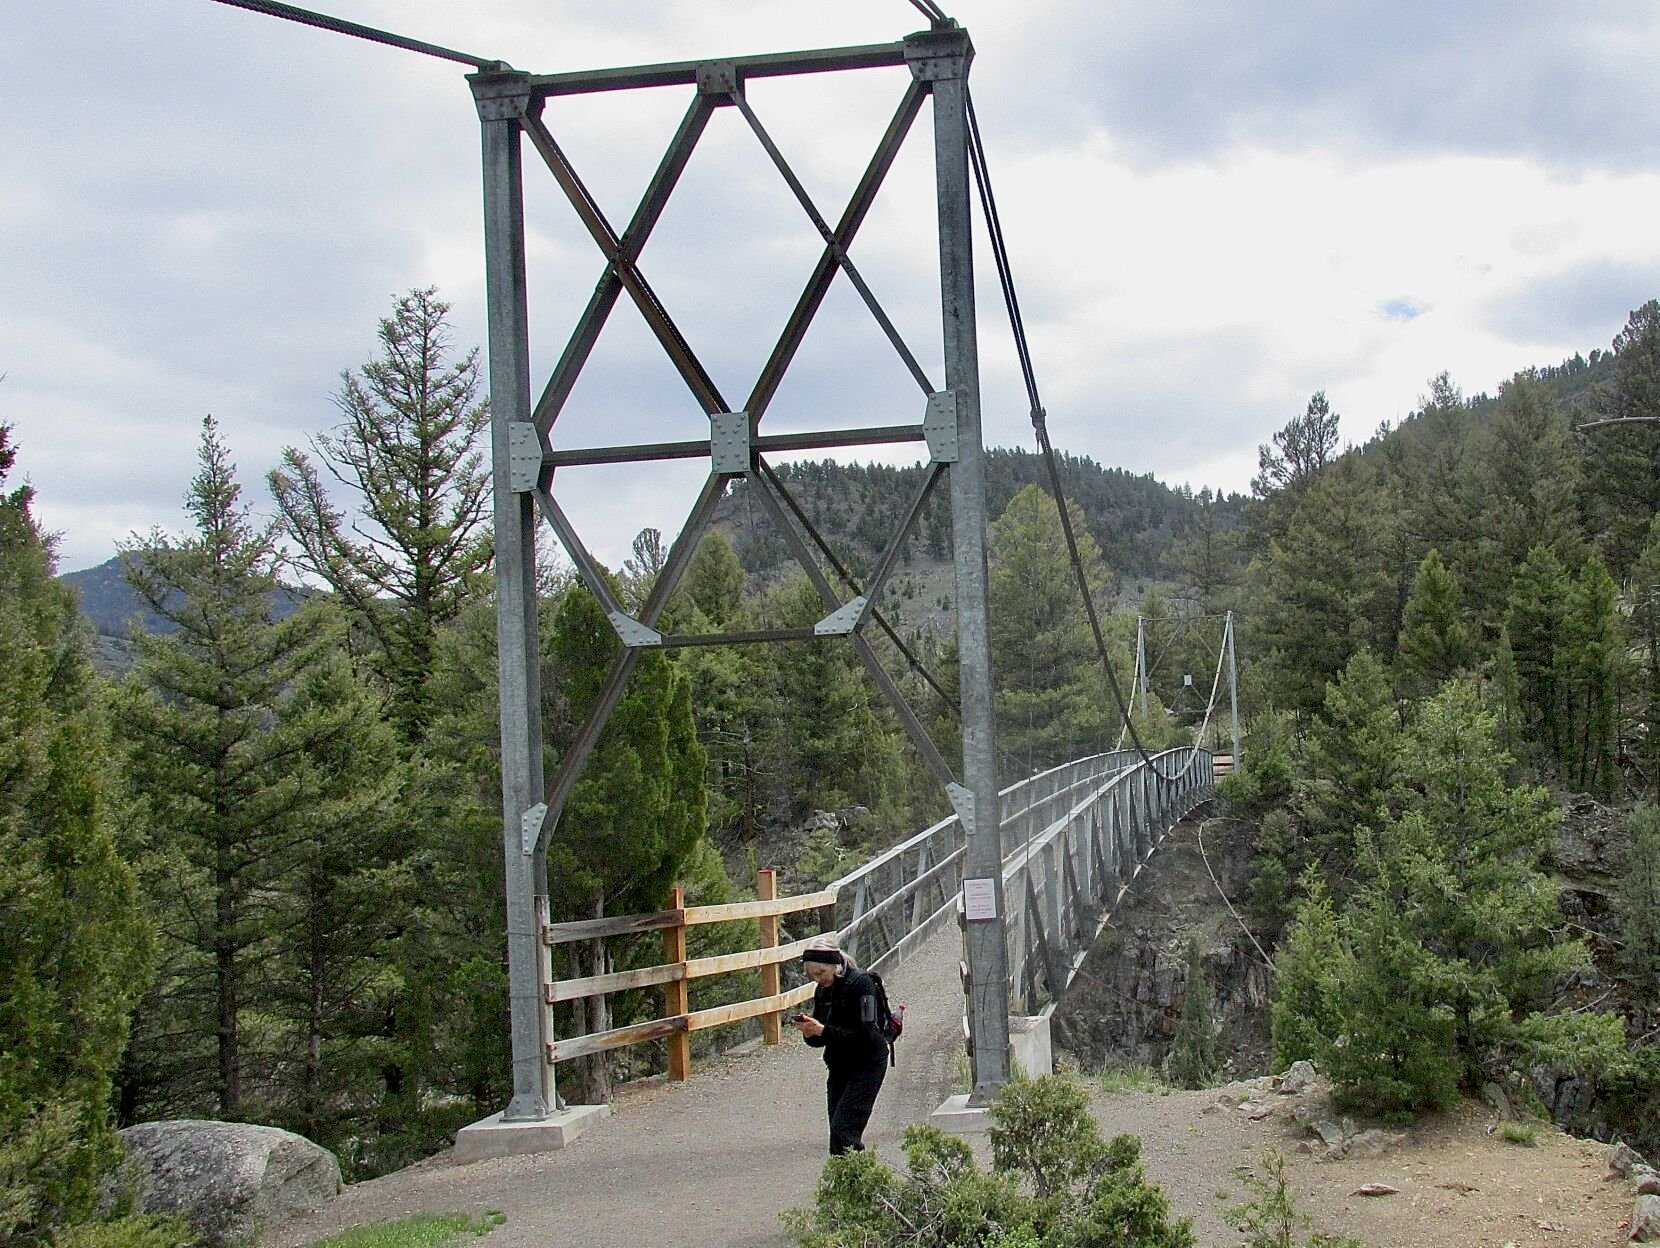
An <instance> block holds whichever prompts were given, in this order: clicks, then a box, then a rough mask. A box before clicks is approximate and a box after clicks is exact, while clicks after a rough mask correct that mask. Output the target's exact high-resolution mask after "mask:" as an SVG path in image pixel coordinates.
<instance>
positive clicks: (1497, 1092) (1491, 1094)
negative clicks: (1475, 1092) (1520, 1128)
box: [1481, 1082, 1516, 1118]
mask: <svg viewBox="0 0 1660 1248" xmlns="http://www.w3.org/2000/svg"><path fill="white" fill-rule="evenodd" d="M1481 1099H1482V1100H1484V1101H1486V1102H1487V1103H1488V1104H1489V1105H1491V1106H1492V1107H1493V1108H1494V1109H1496V1110H1498V1111H1499V1117H1500V1118H1514V1117H1515V1116H1516V1111H1515V1110H1514V1109H1512V1108H1511V1107H1510V1098H1509V1097H1508V1096H1506V1095H1505V1092H1504V1089H1503V1088H1501V1087H1499V1085H1498V1084H1496V1083H1491V1082H1489V1083H1485V1084H1483V1085H1482V1088H1481Z"/></svg>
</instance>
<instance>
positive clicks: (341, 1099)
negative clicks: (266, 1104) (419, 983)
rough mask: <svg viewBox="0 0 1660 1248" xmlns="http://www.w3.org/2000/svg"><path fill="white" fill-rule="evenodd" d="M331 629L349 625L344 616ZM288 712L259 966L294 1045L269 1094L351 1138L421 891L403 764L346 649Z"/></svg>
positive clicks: (373, 1076)
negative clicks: (289, 783) (286, 825)
mask: <svg viewBox="0 0 1660 1248" xmlns="http://www.w3.org/2000/svg"><path fill="white" fill-rule="evenodd" d="M334 631H335V636H336V637H339V638H343V636H344V628H343V625H342V626H336V628H335V630H334ZM283 715H284V718H285V720H286V721H287V722H288V723H289V724H290V725H292V727H293V730H294V733H295V735H296V736H298V737H300V738H302V739H303V740H304V741H305V742H306V743H307V746H306V749H305V751H304V753H303V754H302V755H301V756H300V758H299V760H298V761H299V766H300V768H301V775H300V789H301V791H303V792H304V793H305V795H306V800H305V802H304V805H303V806H302V807H301V808H300V809H298V810H296V812H295V818H294V820H293V825H294V826H293V842H292V846H291V850H292V858H291V865H290V867H289V869H288V870H287V871H286V872H285V873H284V875H283V878H282V879H281V880H280V881H279V882H278V885H277V889H276V892H277V901H276V906H275V913H274V915H273V918H272V933H273V938H274V939H273V942H272V949H271V958H270V960H269V962H268V963H267V966H266V969H265V972H264V975H263V976H262V982H263V985H264V986H265V987H267V989H268V992H269V995H268V997H267V999H266V1000H267V1005H266V1007H265V1008H266V1009H268V1010H269V1012H270V1014H271V1015H272V1017H273V1019H274V1020H275V1021H276V1023H277V1025H278V1027H279V1029H280V1034H279V1037H278V1041H277V1043H278V1045H279V1046H280V1049H281V1051H282V1052H283V1053H284V1054H286V1055H289V1056H288V1060H285V1061H283V1062H281V1063H279V1064H278V1067H277V1072H278V1073H277V1075H276V1077H275V1078H274V1079H273V1087H272V1091H271V1095H272V1097H273V1098H274V1100H275V1101H276V1102H277V1114H278V1117H279V1118H280V1119H282V1120H283V1121H284V1122H285V1123H286V1124H287V1125H289V1126H290V1127H291V1128H292V1129H293V1130H295V1131H297V1132H298V1133H300V1134H301V1135H304V1136H306V1137H307V1138H309V1139H312V1140H316V1141H318V1142H320V1143H323V1144H325V1145H327V1146H328V1147H330V1148H333V1149H335V1150H337V1151H345V1150H347V1149H349V1148H350V1146H351V1145H352V1144H353V1143H354V1142H355V1141H357V1140H358V1139H360V1138H361V1137H362V1136H364V1135H365V1134H367V1133H368V1132H369V1131H370V1130H371V1128H372V1125H373V1117H372V1111H373V1109H374V1108H375V1106H374V1096H375V1092H376V1090H377V1089H378V1087H379V1085H380V1080H379V1075H380V1073H381V1065H382V1063H383V1061H384V1053H383V1052H382V1051H381V1044H380V1043H378V1033H379V1028H380V1024H381V1021H382V1018H383V1017H384V1014H385V1012H386V1009H387V1003H388V1001H389V1000H391V999H393V998H394V997H395V996H396V994H397V991H398V989H399V987H400V985H398V983H397V958H396V956H395V955H396V952H397V950H396V939H397V936H398V935H399V934H400V932H401V930H402V928H403V926H404V924H405V923H406V921H407V916H408V914H409V913H410V911H411V910H412V909H413V908H414V905H415V900H414V897H413V892H414V889H413V883H414V881H413V879H412V876H411V867H410V863H409V862H408V860H407V858H406V856H405V853H404V849H405V838H406V835H407V829H406V828H405V827H404V826H403V823H402V816H403V807H402V804H401V801H400V799H401V797H402V796H403V783H402V768H401V766H400V763H399V758H398V743H397V738H396V735H395V733H394V732H393V730H392V728H391V726H390V725H389V724H386V723H385V722H384V721H382V720H381V719H380V718H379V715H378V711H377V708H376V706H375V705H374V703H373V701H372V700H371V699H370V698H369V697H368V695H367V693H366V691H365V690H364V689H363V688H362V687H361V685H359V683H358V681H357V680H356V678H355V677H354V676H353V675H352V672H351V669H350V667H349V665H348V664H347V663H346V662H345V660H344V656H343V655H336V656H332V657H329V658H325V659H323V660H321V661H320V662H319V663H318V664H317V666H316V667H315V668H313V669H312V670H310V671H308V672H305V673H303V674H302V675H301V677H300V679H299V680H298V682H297V684H296V687H295V688H294V689H293V690H292V691H291V695H290V700H289V702H288V703H287V705H286V706H285V707H284V708H283ZM350 1160H351V1158H350V1155H349V1153H348V1161H350Z"/></svg>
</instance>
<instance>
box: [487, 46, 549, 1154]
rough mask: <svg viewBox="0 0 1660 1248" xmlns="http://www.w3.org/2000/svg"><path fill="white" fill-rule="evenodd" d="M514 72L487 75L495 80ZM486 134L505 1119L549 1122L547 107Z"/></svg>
mask: <svg viewBox="0 0 1660 1248" xmlns="http://www.w3.org/2000/svg"><path fill="white" fill-rule="evenodd" d="M522 77H523V75H515V74H500V75H497V74H488V75H479V76H478V77H475V78H474V79H473V85H474V89H475V92H476V91H477V90H478V88H479V87H480V85H481V84H490V85H492V86H496V87H499V86H500V85H501V84H502V83H503V82H504V80H505V81H511V80H512V79H513V78H522ZM477 102H478V111H479V120H480V122H481V123H482V125H483V130H484V257H485V281H486V285H487V297H488V302H489V329H490V451H491V456H492V461H493V473H492V484H493V486H494V493H495V540H496V567H495V572H496V665H497V671H498V673H499V677H500V683H501V797H502V853H503V858H504V861H505V863H506V868H507V871H506V877H507V979H508V1001H509V1016H510V1024H511V1028H512V1041H513V1098H512V1100H511V1101H510V1102H509V1103H508V1106H507V1108H506V1110H505V1111H503V1113H502V1119H503V1121H506V1122H534V1121H538V1120H541V1119H544V1118H546V1117H547V1116H548V1114H549V1112H550V1111H552V1110H553V1109H554V1108H555V1106H556V1105H557V1094H556V1093H555V1091H554V1086H553V1066H552V1064H551V1063H550V1062H549V1061H548V1060H547V1047H546V1046H547V1042H548V1041H549V1040H550V1039H551V1037H549V1036H545V1035H543V1034H542V1031H543V1028H542V1019H543V1013H544V1012H543V1009H542V986H541V984H540V982H539V980H540V976H539V974H538V956H537V955H538V943H539V942H540V940H541V932H540V931H539V930H538V925H537V912H538V899H539V898H541V899H544V903H543V904H544V905H545V898H546V896H547V874H548V872H547V857H546V855H545V853H544V852H539V851H537V849H536V845H537V840H538V837H537V833H538V832H539V831H540V821H539V820H538V819H537V818H536V814H535V808H536V807H538V806H539V805H540V804H541V801H542V783H543V778H542V719H541V702H542V693H541V680H540V664H539V662H538V655H537V634H536V525H537V519H536V510H535V502H534V500H533V498H532V495H531V493H530V492H529V491H528V490H517V491H516V490H514V488H513V479H512V476H511V473H510V471H509V459H510V453H509V449H510V446H511V437H510V434H509V426H510V425H512V424H513V423H514V422H515V421H529V420H530V418H531V393H530V323H529V313H528V310H527V306H528V305H527V299H526V291H525V235H524V178H523V167H522V164H521V153H520V142H519V135H520V127H519V121H520V118H522V117H524V116H526V115H528V114H530V113H532V112H533V111H537V110H539V109H540V108H541V101H540V100H539V99H537V98H536V97H534V96H532V95H531V94H530V92H529V91H528V90H527V91H526V92H525V93H524V94H522V95H519V94H508V95H492V96H490V97H489V98H485V97H483V96H478V97H477Z"/></svg>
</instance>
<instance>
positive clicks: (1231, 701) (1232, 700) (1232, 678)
mask: <svg viewBox="0 0 1660 1248" xmlns="http://www.w3.org/2000/svg"><path fill="white" fill-rule="evenodd" d="M1227 625H1228V705H1229V707H1230V708H1231V709H1232V711H1233V769H1234V770H1235V771H1238V770H1239V672H1238V670H1237V669H1236V668H1235V667H1234V656H1233V612H1232V611H1230V612H1228V619H1227Z"/></svg>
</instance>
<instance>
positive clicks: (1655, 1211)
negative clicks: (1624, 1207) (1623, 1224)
mask: <svg viewBox="0 0 1660 1248" xmlns="http://www.w3.org/2000/svg"><path fill="white" fill-rule="evenodd" d="M1657 1240H1660V1196H1639V1197H1637V1205H1636V1208H1634V1209H1632V1211H1631V1242H1632V1243H1634V1244H1651V1243H1654V1242H1655V1241H1657Z"/></svg>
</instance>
